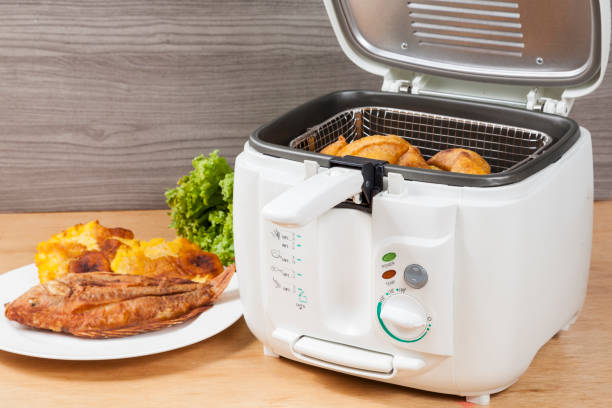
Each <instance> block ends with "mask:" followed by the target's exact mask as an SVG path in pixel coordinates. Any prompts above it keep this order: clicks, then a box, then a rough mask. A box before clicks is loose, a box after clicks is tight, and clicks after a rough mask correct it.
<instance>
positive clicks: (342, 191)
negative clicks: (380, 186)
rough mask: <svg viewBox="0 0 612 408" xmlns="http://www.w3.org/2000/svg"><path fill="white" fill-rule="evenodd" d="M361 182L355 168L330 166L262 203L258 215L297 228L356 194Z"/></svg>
mask: <svg viewBox="0 0 612 408" xmlns="http://www.w3.org/2000/svg"><path fill="white" fill-rule="evenodd" d="M362 184H363V176H362V175H361V172H360V171H359V170H354V169H346V168H341V167H332V168H331V169H329V170H328V171H325V172H322V173H319V174H317V175H315V176H312V177H310V178H308V179H306V180H304V181H303V182H301V183H299V184H297V185H295V186H293V187H291V188H290V189H289V190H287V191H285V192H283V193H282V194H280V195H279V196H278V197H276V198H274V199H273V200H272V201H270V202H269V203H268V204H266V205H265V206H264V208H263V209H262V215H263V218H264V219H265V220H267V221H271V222H273V223H275V224H280V225H285V226H292V227H300V226H303V225H306V224H308V223H309V222H311V221H313V220H314V219H315V218H317V217H319V216H320V215H322V214H323V213H325V212H326V211H328V210H330V209H332V208H333V207H335V206H336V205H338V204H340V203H341V202H343V201H344V200H346V199H347V198H351V197H352V196H354V195H355V194H358V193H360V192H361V186H362Z"/></svg>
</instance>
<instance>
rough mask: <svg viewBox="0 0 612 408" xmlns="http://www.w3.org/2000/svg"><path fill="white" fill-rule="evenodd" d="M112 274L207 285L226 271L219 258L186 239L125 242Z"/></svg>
mask: <svg viewBox="0 0 612 408" xmlns="http://www.w3.org/2000/svg"><path fill="white" fill-rule="evenodd" d="M122 243H123V245H122V246H120V247H119V249H118V250H117V253H116V255H115V257H114V259H113V260H112V262H111V265H110V266H111V270H112V271H113V272H115V273H119V274H123V275H144V276H165V277H178V278H183V279H190V280H193V281H195V282H206V281H207V280H209V279H212V278H214V277H215V276H216V275H218V274H219V273H221V271H223V265H222V264H221V260H220V259H219V257H218V256H217V255H215V254H213V253H210V252H204V251H202V250H201V249H200V247H198V246H197V245H196V244H193V243H191V242H189V241H188V240H186V239H185V238H180V237H179V238H176V239H175V240H174V241H165V240H163V239H162V238H155V239H152V240H150V241H148V242H147V241H138V240H122Z"/></svg>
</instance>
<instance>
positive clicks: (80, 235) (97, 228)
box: [34, 220, 134, 283]
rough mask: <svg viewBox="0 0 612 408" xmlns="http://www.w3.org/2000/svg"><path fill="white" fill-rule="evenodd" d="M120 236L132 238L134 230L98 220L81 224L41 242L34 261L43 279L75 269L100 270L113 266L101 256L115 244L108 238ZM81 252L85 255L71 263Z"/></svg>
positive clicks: (55, 276)
mask: <svg viewBox="0 0 612 408" xmlns="http://www.w3.org/2000/svg"><path fill="white" fill-rule="evenodd" d="M117 238H127V239H131V238H134V233H133V232H132V231H130V230H127V229H124V228H105V227H103V226H101V225H100V223H99V222H98V221H97V220H96V221H91V222H88V223H87V224H77V225H75V226H73V227H70V228H68V229H66V230H65V231H63V232H61V233H59V234H55V235H53V236H52V237H51V238H50V239H49V240H47V241H44V242H41V243H39V244H38V246H37V247H36V256H35V257H34V261H35V262H36V266H37V267H38V278H39V280H40V282H41V283H44V282H47V281H50V280H53V279H55V278H58V277H60V276H64V275H66V274H67V273H68V272H69V270H71V269H72V272H86V271H87V270H85V269H90V268H94V267H95V268H98V269H96V270H99V271H104V270H109V269H105V268H107V267H108V266H107V265H106V264H105V263H104V262H103V261H102V260H101V258H100V257H102V258H105V257H106V255H104V251H105V250H106V251H109V250H110V249H111V246H112V245H111V244H110V243H107V242H106V241H107V240H114V239H117ZM109 253H110V252H109ZM96 254H97V255H96ZM81 256H85V258H84V259H82V260H81V261H80V262H78V261H77V262H76V263H74V264H72V266H71V263H72V262H73V261H75V260H76V259H77V258H80V257H81Z"/></svg>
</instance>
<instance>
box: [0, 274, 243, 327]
mask: <svg viewBox="0 0 612 408" xmlns="http://www.w3.org/2000/svg"><path fill="white" fill-rule="evenodd" d="M235 270H236V267H235V266H234V265H232V266H230V267H228V268H226V269H225V271H224V272H223V273H221V274H220V275H219V276H217V277H216V278H215V279H214V280H212V281H211V282H210V283H196V282H192V281H190V280H185V279H179V278H162V277H147V276H129V275H117V274H114V273H109V272H91V273H84V274H68V275H66V276H63V277H60V278H57V279H55V280H52V281H49V282H46V283H43V284H40V285H37V286H35V287H33V288H31V289H30V290H28V291H27V292H25V293H24V294H23V295H21V296H20V297H19V298H17V299H15V300H14V301H12V302H10V303H8V304H7V305H6V308H5V315H6V317H7V319H9V320H13V321H16V322H18V323H21V324H23V325H26V326H30V327H35V328H39V329H46V330H52V331H54V332H64V333H70V334H73V335H75V336H79V337H88V338H110V337H124V336H130V335H133V334H138V333H143V332H148V331H153V330H159V329H162V328H165V327H168V326H172V325H175V324H179V323H182V322H185V321H187V320H189V319H191V318H194V317H196V316H198V315H199V314H200V313H202V312H203V311H204V310H206V309H208V308H210V307H211V306H212V305H213V303H214V302H215V300H217V299H218V298H219V296H220V295H221V293H223V291H224V290H225V288H226V287H227V285H228V284H229V282H230V280H231V278H232V275H233V274H234V272H235Z"/></svg>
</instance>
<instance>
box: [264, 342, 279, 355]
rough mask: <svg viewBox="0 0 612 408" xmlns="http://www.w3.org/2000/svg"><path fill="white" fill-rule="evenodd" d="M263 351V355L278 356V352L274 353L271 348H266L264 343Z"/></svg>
mask: <svg viewBox="0 0 612 408" xmlns="http://www.w3.org/2000/svg"><path fill="white" fill-rule="evenodd" d="M263 352H264V356H268V357H276V358H278V357H279V355H278V354H276V353H275V352H273V351H272V350H270V349H269V348H268V346H266V345H265V344H264V346H263Z"/></svg>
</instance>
